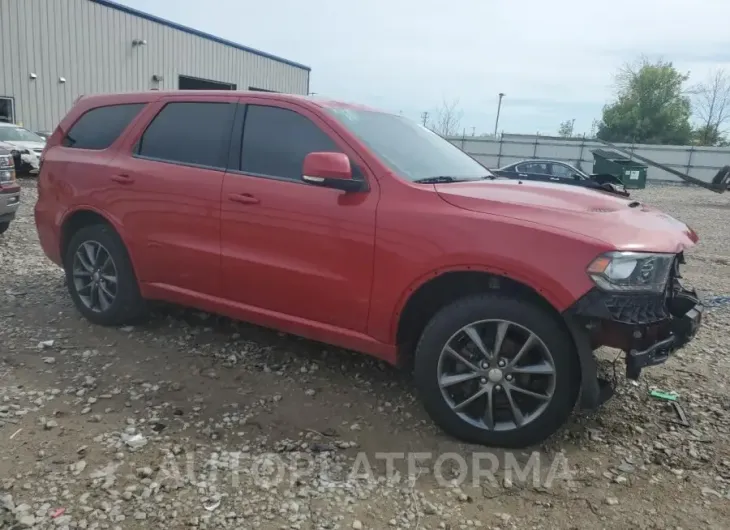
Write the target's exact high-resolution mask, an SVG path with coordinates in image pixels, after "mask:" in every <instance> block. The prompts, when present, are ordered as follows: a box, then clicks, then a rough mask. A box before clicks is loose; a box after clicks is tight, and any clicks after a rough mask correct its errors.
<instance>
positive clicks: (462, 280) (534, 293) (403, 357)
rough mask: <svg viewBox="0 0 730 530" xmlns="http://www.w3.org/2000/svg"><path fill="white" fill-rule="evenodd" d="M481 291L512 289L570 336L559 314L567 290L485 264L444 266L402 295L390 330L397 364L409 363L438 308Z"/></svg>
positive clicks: (567, 294)
mask: <svg viewBox="0 0 730 530" xmlns="http://www.w3.org/2000/svg"><path fill="white" fill-rule="evenodd" d="M480 292H502V293H514V294H516V295H517V296H520V297H521V298H526V299H529V300H531V301H533V302H534V303H535V304H537V305H539V306H540V307H542V308H544V309H545V310H547V311H548V312H549V313H550V314H552V315H553V316H554V317H555V319H556V322H558V323H559V325H561V326H562V327H564V329H565V331H566V333H568V334H569V335H570V336H571V337H572V336H573V334H572V333H571V330H570V329H569V328H568V326H567V324H566V323H565V320H564V319H563V317H562V315H561V309H563V306H564V305H565V303H566V302H565V301H566V300H568V299H570V298H571V295H570V294H569V293H567V291H565V292H561V293H553V292H548V291H546V290H545V289H541V288H539V287H537V286H536V285H534V283H533V282H530V281H529V280H525V279H523V278H519V279H518V278H515V277H514V276H513V275H509V274H507V273H506V272H505V271H498V270H493V269H487V268H484V267H477V266H464V267H454V268H446V269H440V270H437V271H434V272H431V273H429V274H427V275H425V276H423V277H421V278H420V279H419V281H417V282H415V283H414V285H413V286H412V287H410V288H409V289H408V290H407V291H406V293H405V294H404V296H403V297H402V298H401V300H400V303H399V305H398V310H397V312H396V314H395V317H394V323H393V331H392V336H393V340H394V342H395V344H396V347H397V364H399V365H408V364H409V363H410V362H411V361H412V358H413V352H414V349H415V344H416V342H417V341H418V338H419V337H420V335H421V333H422V332H423V329H424V328H425V327H426V325H427V324H428V321H429V320H430V319H431V318H432V317H433V315H434V314H435V313H436V312H437V311H438V310H439V309H440V308H442V307H443V306H444V305H446V304H449V303H451V302H453V301H455V300H457V299H459V298H462V297H464V296H468V295H470V294H477V293H480Z"/></svg>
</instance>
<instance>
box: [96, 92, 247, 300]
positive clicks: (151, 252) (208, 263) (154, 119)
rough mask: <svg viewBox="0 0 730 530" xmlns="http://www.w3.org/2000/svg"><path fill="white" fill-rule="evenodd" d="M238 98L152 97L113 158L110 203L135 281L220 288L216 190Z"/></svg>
mask: <svg viewBox="0 0 730 530" xmlns="http://www.w3.org/2000/svg"><path fill="white" fill-rule="evenodd" d="M237 99H238V98H237V97H234V96H229V97H215V98H206V97H195V96H186V97H184V98H182V97H180V96H172V97H170V98H163V99H162V100H161V101H159V102H157V103H153V104H152V108H148V109H147V111H146V116H150V115H151V120H150V119H149V117H148V119H147V120H145V123H147V121H149V125H147V126H146V127H140V128H139V130H138V131H137V134H136V136H132V137H131V138H130V139H129V140H128V142H129V145H128V146H127V150H128V154H127V155H124V156H121V157H119V158H118V159H117V160H116V161H115V163H114V168H115V169H114V174H113V175H111V176H110V178H111V183H112V185H113V186H114V187H115V189H114V195H113V197H114V200H113V201H110V202H109V204H110V205H111V208H113V209H114V210H115V211H116V213H117V216H118V217H120V218H121V219H122V221H123V225H124V229H125V233H126V234H127V236H128V239H129V244H130V247H131V249H132V251H133V255H134V257H135V268H136V271H137V274H138V276H139V280H140V281H142V282H145V283H148V284H155V285H157V286H159V287H163V288H168V289H169V288H170V287H173V288H175V289H177V290H178V291H183V292H187V293H188V294H205V295H212V296H220V294H221V289H220V287H221V284H220V226H221V220H220V196H221V195H220V194H221V188H222V186H223V178H224V175H225V171H226V165H227V159H228V150H229V142H230V134H231V128H232V125H233V120H234V117H235V112H236V108H237ZM129 154H131V156H129Z"/></svg>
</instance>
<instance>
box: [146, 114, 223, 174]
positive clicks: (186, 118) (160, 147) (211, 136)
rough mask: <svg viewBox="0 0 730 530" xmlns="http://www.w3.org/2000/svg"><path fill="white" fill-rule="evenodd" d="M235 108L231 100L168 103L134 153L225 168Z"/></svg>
mask: <svg viewBox="0 0 730 530" xmlns="http://www.w3.org/2000/svg"><path fill="white" fill-rule="evenodd" d="M235 110H236V105H235V104H233V103H209V102H200V103H191V102H185V103H168V104H167V105H165V107H164V108H163V109H162V110H161V111H160V113H159V114H158V115H157V116H156V117H155V119H153V120H152V123H150V124H149V126H148V127H147V130H146V131H145V132H144V134H143V135H142V138H140V140H139V144H138V146H137V153H138V154H140V155H141V156H144V157H149V158H154V159H157V160H165V161H169V162H177V163H180V164H192V165H198V166H206V167H215V168H223V169H225V168H226V160H227V158H228V146H229V144H230V135H231V125H232V123H233V115H234V112H235Z"/></svg>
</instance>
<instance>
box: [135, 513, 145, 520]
mask: <svg viewBox="0 0 730 530" xmlns="http://www.w3.org/2000/svg"><path fill="white" fill-rule="evenodd" d="M134 518H135V519H137V520H138V521H144V520H145V519H147V514H146V513H144V512H141V511H136V512H134Z"/></svg>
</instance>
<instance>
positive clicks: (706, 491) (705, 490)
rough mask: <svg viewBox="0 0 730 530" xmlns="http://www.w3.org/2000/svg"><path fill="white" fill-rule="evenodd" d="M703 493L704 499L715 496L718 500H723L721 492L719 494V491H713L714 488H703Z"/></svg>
mask: <svg viewBox="0 0 730 530" xmlns="http://www.w3.org/2000/svg"><path fill="white" fill-rule="evenodd" d="M701 492H702V496H703V497H708V496H710V495H714V496H715V497H717V498H718V499H722V494H720V492H718V491H715V490H713V489H712V488H707V487H703V488H702V490H701Z"/></svg>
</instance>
